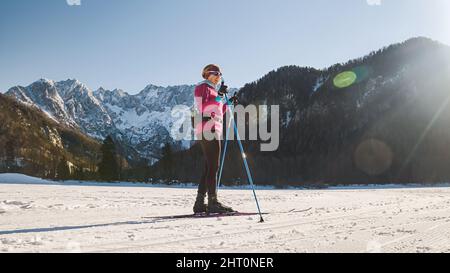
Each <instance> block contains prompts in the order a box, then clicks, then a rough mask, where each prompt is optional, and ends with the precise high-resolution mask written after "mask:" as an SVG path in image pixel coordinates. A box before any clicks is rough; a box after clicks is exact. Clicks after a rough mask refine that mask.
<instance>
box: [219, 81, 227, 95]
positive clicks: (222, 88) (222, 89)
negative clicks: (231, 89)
mask: <svg viewBox="0 0 450 273" xmlns="http://www.w3.org/2000/svg"><path fill="white" fill-rule="evenodd" d="M218 93H219V96H223V95H224V94H228V86H226V85H225V84H222V85H221V86H220V89H219V91H218Z"/></svg>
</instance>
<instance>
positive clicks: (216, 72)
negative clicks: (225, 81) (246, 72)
mask: <svg viewBox="0 0 450 273" xmlns="http://www.w3.org/2000/svg"><path fill="white" fill-rule="evenodd" d="M209 74H210V75H214V76H222V73H221V72H218V71H211V72H209Z"/></svg>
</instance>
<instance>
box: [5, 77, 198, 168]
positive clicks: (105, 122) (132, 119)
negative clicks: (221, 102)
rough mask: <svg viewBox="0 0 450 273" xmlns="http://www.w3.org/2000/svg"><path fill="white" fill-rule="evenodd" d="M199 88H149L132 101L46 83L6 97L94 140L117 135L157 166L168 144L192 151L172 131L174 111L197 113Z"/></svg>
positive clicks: (118, 93)
mask: <svg viewBox="0 0 450 273" xmlns="http://www.w3.org/2000/svg"><path fill="white" fill-rule="evenodd" d="M194 88H195V85H179V86H169V87H161V86H155V85H148V86H147V87H145V88H144V89H143V90H142V91H141V92H139V93H138V94H136V95H130V94H128V93H127V92H125V91H123V90H121V89H114V90H106V89H104V88H99V89H98V90H96V91H92V90H91V89H90V88H88V87H87V86H86V85H84V84H83V83H81V82H79V81H78V80H76V79H69V80H66V81H59V82H55V81H52V80H47V79H40V80H38V81H36V82H34V83H32V84H30V85H29V86H26V87H22V86H15V87H12V88H11V89H9V90H8V91H7V92H6V95H8V96H11V97H14V98H16V99H17V100H18V101H20V102H22V103H25V104H27V105H30V106H34V107H37V108H39V109H41V110H42V111H44V112H45V113H46V114H47V115H48V116H49V117H50V118H52V119H54V120H55V121H57V122H59V123H62V124H65V125H68V126H70V127H72V128H79V129H80V130H81V131H82V132H83V133H85V134H87V135H89V136H91V137H94V138H97V139H103V138H104V137H106V136H107V135H113V136H114V137H115V138H116V139H118V140H120V141H122V143H124V144H126V145H128V146H131V147H132V148H134V149H135V150H136V151H137V152H138V153H139V154H140V155H141V156H142V157H144V158H147V159H149V160H150V162H154V161H156V160H157V159H158V158H159V157H160V149H161V148H162V146H163V145H164V144H165V143H168V142H169V143H171V144H173V145H174V148H175V149H183V148H185V149H186V148H189V147H190V142H183V143H182V142H174V141H173V139H172V138H171V136H170V128H171V126H172V125H173V123H174V121H175V120H174V119H173V118H172V116H171V110H172V108H173V107H174V106H175V105H186V106H188V107H191V106H192V104H193V101H194V100H193V93H194Z"/></svg>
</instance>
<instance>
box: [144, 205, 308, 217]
mask: <svg viewBox="0 0 450 273" xmlns="http://www.w3.org/2000/svg"><path fill="white" fill-rule="evenodd" d="M311 209H312V207H311V208H307V209H302V210H297V209H292V210H289V211H282V212H272V213H262V214H263V215H269V214H285V213H301V212H307V211H310V210H311ZM256 215H259V213H257V212H238V211H235V212H228V213H195V214H181V215H167V216H150V217H142V218H143V219H152V220H172V219H190V218H191V219H202V218H221V217H239V216H241V217H242V216H256Z"/></svg>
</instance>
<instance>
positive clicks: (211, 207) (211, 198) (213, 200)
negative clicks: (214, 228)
mask: <svg viewBox="0 0 450 273" xmlns="http://www.w3.org/2000/svg"><path fill="white" fill-rule="evenodd" d="M230 212H235V211H234V210H233V209H232V208H230V207H227V206H225V205H223V204H221V203H220V202H219V201H218V200H217V194H208V213H230Z"/></svg>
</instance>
